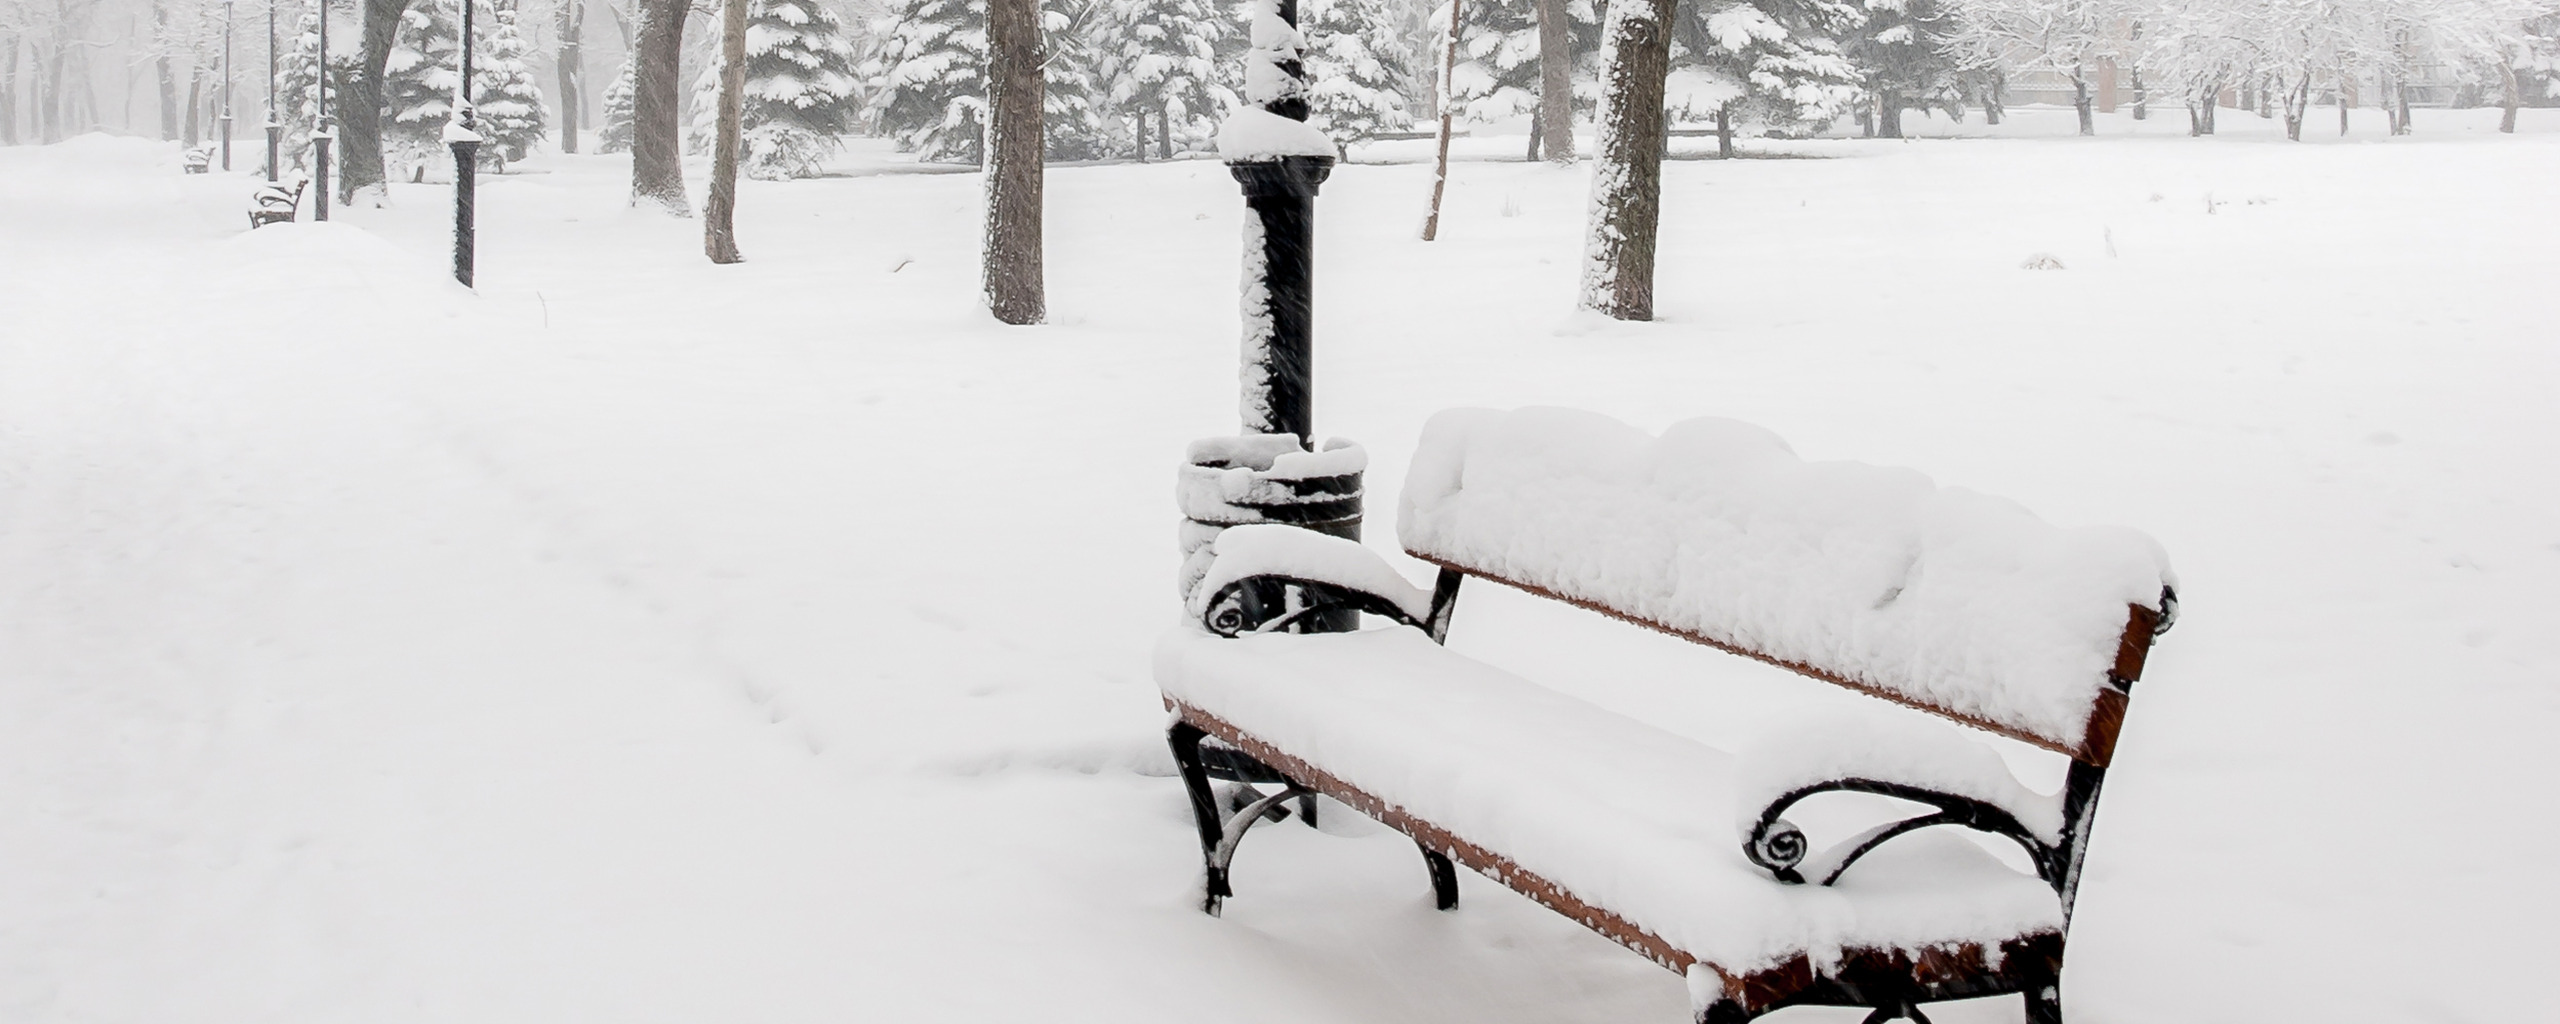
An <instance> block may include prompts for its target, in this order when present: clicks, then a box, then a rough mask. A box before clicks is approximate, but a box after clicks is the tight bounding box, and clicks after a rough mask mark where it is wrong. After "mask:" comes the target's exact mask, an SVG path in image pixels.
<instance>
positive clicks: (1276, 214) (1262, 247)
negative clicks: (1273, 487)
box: [1220, 0, 1361, 633]
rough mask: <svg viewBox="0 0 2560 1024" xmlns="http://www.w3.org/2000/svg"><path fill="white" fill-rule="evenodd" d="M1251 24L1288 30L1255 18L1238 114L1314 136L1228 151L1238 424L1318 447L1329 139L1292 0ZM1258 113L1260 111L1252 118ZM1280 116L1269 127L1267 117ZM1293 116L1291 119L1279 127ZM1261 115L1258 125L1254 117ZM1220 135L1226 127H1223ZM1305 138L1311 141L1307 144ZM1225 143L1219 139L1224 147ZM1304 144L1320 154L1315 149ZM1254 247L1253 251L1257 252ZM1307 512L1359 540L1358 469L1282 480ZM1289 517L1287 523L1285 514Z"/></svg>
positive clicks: (1270, 597)
mask: <svg viewBox="0 0 2560 1024" xmlns="http://www.w3.org/2000/svg"><path fill="white" fill-rule="evenodd" d="M1253 9H1254V14H1253V17H1254V19H1255V21H1257V22H1260V21H1261V20H1262V19H1263V18H1265V17H1269V18H1275V19H1277V20H1278V21H1280V22H1282V23H1283V24H1285V25H1286V26H1287V29H1286V30H1285V31H1283V32H1280V33H1278V34H1277V37H1276V38H1275V37H1273V36H1271V35H1268V34H1266V33H1264V32H1263V31H1261V26H1259V25H1257V26H1256V27H1255V28H1253V29H1250V30H1249V31H1250V32H1251V33H1252V36H1253V38H1254V41H1255V43H1256V45H1255V47H1254V48H1253V49H1252V50H1251V51H1249V52H1248V53H1247V54H1246V56H1245V63H1246V70H1245V82H1246V88H1247V90H1248V92H1247V95H1246V100H1247V102H1252V103H1257V104H1259V105H1260V106H1261V108H1262V109H1261V110H1260V111H1258V112H1245V118H1246V124H1245V125H1244V126H1242V127H1245V128H1249V129H1252V130H1253V131H1252V132H1246V133H1240V137H1241V136H1244V135H1249V134H1255V133H1259V132H1263V131H1269V130H1271V129H1273V128H1275V127H1297V128H1299V130H1300V131H1303V132H1305V133H1306V134H1307V135H1312V136H1314V137H1313V138H1312V139H1307V138H1304V137H1301V139H1300V140H1299V142H1298V143H1291V144H1287V145H1271V144H1270V141H1271V140H1266V141H1264V142H1253V141H1244V142H1243V143H1242V148H1241V149H1240V150H1239V151H1236V152H1232V153H1229V154H1228V156H1227V171H1228V173H1230V174H1233V175H1235V179H1236V183H1237V184H1239V185H1242V186H1243V187H1244V205H1245V209H1246V210H1247V211H1248V217H1249V219H1248V221H1247V223H1246V243H1245V244H1246V246H1247V247H1248V248H1247V251H1246V253H1245V267H1246V270H1247V275H1246V278H1245V282H1244V293H1245V294H1244V311H1245V324H1244V375H1243V376H1244V395H1243V412H1244V429H1245V432H1246V433H1250V434H1294V435H1296V436H1297V439H1298V444H1299V445H1300V446H1303V447H1306V448H1310V449H1312V448H1314V447H1315V242H1316V189H1317V188H1318V187H1319V186H1322V185H1323V184H1324V180H1325V178H1326V177H1327V176H1329V175H1331V174H1332V173H1333V155H1332V151H1333V145H1332V143H1331V142H1328V141H1324V140H1323V137H1322V136H1321V135H1320V134H1317V133H1315V132H1314V130H1313V129H1309V128H1304V127H1303V126H1304V124H1305V122H1306V120H1307V84H1306V64H1305V61H1304V60H1303V59H1302V54H1301V50H1300V47H1301V45H1302V42H1303V41H1302V40H1301V39H1300V38H1299V36H1298V34H1297V31H1296V30H1297V25H1298V0H1260V2H1258V3H1256V4H1255V5H1253ZM1257 115H1258V116H1257ZM1274 118H1277V119H1282V120H1283V123H1282V124H1280V125H1274V124H1272V123H1271V121H1272V119H1274ZM1287 121H1295V122H1298V125H1297V126H1289V125H1286V124H1285V122H1287ZM1257 122H1259V123H1257ZM1220 134H1221V136H1222V137H1223V136H1224V135H1225V134H1226V132H1225V131H1224V130H1222V131H1221V132H1220ZM1309 143H1311V144H1309ZM1224 145H1225V143H1224V142H1223V139H1222V142H1221V147H1222V148H1223V147H1224ZM1310 150H1315V151H1320V152H1321V153H1322V154H1323V155H1314V154H1313V153H1311V152H1310ZM1257 250H1258V251H1257ZM1287 488H1288V490H1289V491H1291V492H1292V493H1294V494H1296V495H1299V496H1300V497H1301V500H1302V501H1304V502H1306V504H1307V506H1308V510H1309V511H1312V510H1314V509H1316V508H1323V509H1325V510H1327V512H1328V513H1329V521H1327V522H1325V523H1323V524H1321V525H1319V524H1317V523H1312V522H1305V521H1303V520H1299V522H1300V525H1303V526H1306V527H1308V528H1310V529H1316V530H1321V531H1322V532H1325V533H1332V534H1335V535H1337V536H1343V537H1348V538H1350V539H1352V540H1358V539H1360V506H1361V493H1360V492H1361V483H1360V474H1358V473H1352V474H1348V475H1346V476H1343V477H1335V478H1326V479H1323V480H1295V481H1290V482H1288V484H1287ZM1283 521H1287V520H1283ZM1283 589H1285V585H1282V584H1278V583H1267V584H1266V586H1265V588H1264V591H1263V592H1262V593H1259V594H1257V595H1254V596H1253V597H1252V598H1250V600H1257V601H1261V602H1262V603H1263V604H1264V605H1265V606H1267V607H1275V608H1276V607H1280V606H1282V605H1283V604H1285V603H1286V601H1287V595H1286V594H1285V593H1283V592H1282V590H1283ZM1358 628H1360V613H1359V612H1356V611H1352V610H1350V609H1348V608H1332V609H1327V610H1324V611H1321V612H1318V613H1317V614H1315V615H1313V616H1311V617H1310V618H1309V619H1308V621H1307V622H1306V624H1305V626H1304V627H1303V629H1304V630H1305V631H1310V632H1325V633H1333V632H1348V631H1351V630H1355V629H1358Z"/></svg>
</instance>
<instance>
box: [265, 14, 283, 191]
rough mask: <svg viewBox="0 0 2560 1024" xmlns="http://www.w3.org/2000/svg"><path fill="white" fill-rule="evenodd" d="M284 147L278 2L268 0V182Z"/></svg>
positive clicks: (271, 181) (275, 170) (274, 174)
mask: <svg viewBox="0 0 2560 1024" xmlns="http://www.w3.org/2000/svg"><path fill="white" fill-rule="evenodd" d="M283 148H284V124H283V122H280V121H278V120H276V3H275V0H267V183H268V184H271V185H272V184H274V183H275V181H276V176H277V175H278V174H280V173H281V172H280V171H278V170H277V169H276V159H277V158H278V157H279V156H281V155H282V153H281V151H282V150H283Z"/></svg>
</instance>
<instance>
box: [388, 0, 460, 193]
mask: <svg viewBox="0 0 2560 1024" xmlns="http://www.w3.org/2000/svg"><path fill="white" fill-rule="evenodd" d="M457 13H458V12H456V11H455V10H454V8H453V5H451V4H448V3H439V2H437V0H419V2H417V3H412V4H410V5H409V9H408V10H407V11H404V12H402V13H401V15H400V27H399V28H398V30H397V34H396V36H395V41H394V44H393V46H392V48H391V58H390V59H389V60H388V61H385V62H384V63H383V71H382V104H383V106H384V107H385V108H387V109H388V111H389V113H390V115H391V116H390V118H389V119H388V120H387V121H386V122H385V123H384V131H383V136H384V141H385V142H386V143H388V144H389V148H390V149H391V151H392V152H393V153H394V154H397V155H398V157H399V158H400V159H401V160H402V161H404V162H406V163H408V164H410V165H411V166H412V167H413V168H421V169H422V168H423V167H425V166H427V165H430V164H432V163H433V162H434V161H435V158H436V156H437V154H439V153H441V152H442V151H443V149H444V139H443V135H444V125H445V122H446V121H447V120H449V119H451V118H452V116H453V83H454V80H455V78H456V77H457V76H458V75H460V74H461V72H460V71H459V70H458V67H457V64H456V57H457V55H456V53H455V49H454V41H455V40H456V39H457V38H458V37H459V36H460V34H461V28H460V19H459V18H458V17H457V16H456V15H457ZM413 173H414V172H413Z"/></svg>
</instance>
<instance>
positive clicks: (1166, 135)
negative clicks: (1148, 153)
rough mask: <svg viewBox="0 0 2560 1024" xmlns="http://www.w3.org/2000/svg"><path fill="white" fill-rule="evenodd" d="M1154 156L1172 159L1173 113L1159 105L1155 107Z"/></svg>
mask: <svg viewBox="0 0 2560 1024" xmlns="http://www.w3.org/2000/svg"><path fill="white" fill-rule="evenodd" d="M1156 156H1157V157H1158V158H1160V159H1165V160H1171V159H1173V114H1172V113H1171V112H1170V111H1167V110H1166V109H1165V108H1163V107H1161V106H1159V107H1157V108H1156Z"/></svg>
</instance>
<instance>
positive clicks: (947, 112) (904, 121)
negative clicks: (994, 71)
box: [863, 0, 987, 164]
mask: <svg viewBox="0 0 2560 1024" xmlns="http://www.w3.org/2000/svg"><path fill="white" fill-rule="evenodd" d="M883 35H884V36H885V37H886V38H884V39H883V40H882V42H881V44H880V51H879V52H878V53H876V54H874V55H873V56H872V58H871V59H870V60H868V61H865V62H864V63H863V74H864V77H865V78H866V80H867V81H868V83H869V86H870V90H871V107H872V111H873V112H874V114H875V115H876V116H877V117H878V118H879V126H880V131H881V132H883V133H885V134H887V135H888V136H890V137H891V138H893V139H896V140H897V142H898V148H900V149H904V150H907V151H909V152H912V153H914V154H916V155H917V156H918V157H920V158H922V159H926V160H950V161H958V162H961V163H971V164H974V163H977V162H979V161H980V160H981V159H983V157H984V153H983V144H984V142H985V139H984V138H983V136H984V135H985V134H986V116H987V86H986V67H987V32H986V10H985V8H984V6H983V5H982V4H972V3H970V2H969V0H898V3H897V6H896V8H895V11H894V13H893V15H892V17H891V24H890V25H888V26H887V31H886V32H884V33H883Z"/></svg>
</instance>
